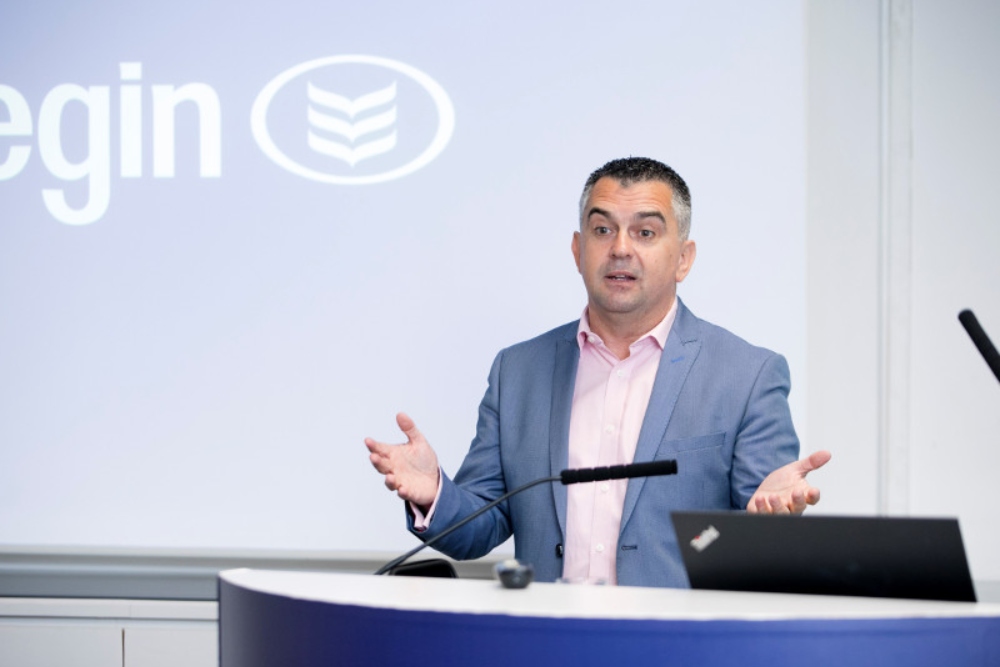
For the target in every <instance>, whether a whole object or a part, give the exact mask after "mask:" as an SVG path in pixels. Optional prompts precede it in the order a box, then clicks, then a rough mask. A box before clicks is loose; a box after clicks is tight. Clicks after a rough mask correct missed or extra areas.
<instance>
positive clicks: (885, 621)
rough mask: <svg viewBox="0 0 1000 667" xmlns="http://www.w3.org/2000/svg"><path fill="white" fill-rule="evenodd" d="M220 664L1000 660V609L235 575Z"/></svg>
mask: <svg viewBox="0 0 1000 667" xmlns="http://www.w3.org/2000/svg"><path fill="white" fill-rule="evenodd" d="M219 650H220V665H221V667H279V666H280V667H307V666H308V667H314V666H318V665H324V666H326V665H358V666H365V667H374V666H379V665H406V666H421V665H435V666H440V665H463V666H464V665H468V666H470V667H492V666H496V667H527V666H528V665H571V666H573V667H580V666H589V665H601V666H602V667H611V666H617V665H630V666H632V665H684V666H689V665H698V666H705V667H707V666H714V665H732V666H734V667H735V666H739V667H756V666H758V665H760V666H766V667H777V666H780V665H795V667H802V665H809V667H817V666H823V665H831V666H832V665H837V666H838V667H840V666H842V665H850V666H851V667H862V666H866V665H872V666H874V665H878V666H879V667H883V666H885V665H907V666H913V665H928V666H934V667H938V666H940V665H963V666H966V665H977V666H978V665H982V666H984V667H985V666H987V665H993V666H995V665H1000V604H986V603H963V602H933V601H921V600H887V599H876V598H852V597H835V596H808V595H787V594H768V593H734V592H724V591H692V590H675V589H653V588H636V587H624V586H622V587H611V586H607V587H606V586H587V585H567V584H543V583H534V584H532V585H531V586H529V587H528V588H527V589H524V590H507V589H504V588H502V587H501V586H500V585H499V583H497V582H494V581H484V580H461V579H428V578H418V577H376V576H372V575H358V574H331V573H322V574H319V573H316V574H314V573H306V572H277V571H265V570H247V569H241V570H229V571H226V572H222V573H221V574H220V575H219Z"/></svg>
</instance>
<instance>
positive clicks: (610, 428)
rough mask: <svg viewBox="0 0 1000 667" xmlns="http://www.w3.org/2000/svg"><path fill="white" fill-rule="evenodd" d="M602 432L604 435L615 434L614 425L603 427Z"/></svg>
mask: <svg viewBox="0 0 1000 667" xmlns="http://www.w3.org/2000/svg"><path fill="white" fill-rule="evenodd" d="M604 432H605V433H614V432H615V427H614V425H612V424H608V425H607V426H605V427H604Z"/></svg>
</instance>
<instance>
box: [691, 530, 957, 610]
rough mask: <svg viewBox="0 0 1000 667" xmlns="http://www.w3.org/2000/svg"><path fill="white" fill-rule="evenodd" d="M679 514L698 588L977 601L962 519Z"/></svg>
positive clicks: (692, 578)
mask: <svg viewBox="0 0 1000 667" xmlns="http://www.w3.org/2000/svg"><path fill="white" fill-rule="evenodd" d="M671 517H672V518H673V522H674V532H675V533H676V534H677V543H678V544H679V545H680V550H681V555H682V557H683V558H684V567H685V568H687V573H688V579H689V580H690V581H691V587H692V588H698V589H715V590H726V591H756V592H765V593H808V594H812V595H855V596H864V597H880V598H912V599H921V600H953V601H958V602H975V601H976V593H975V589H974V588H973V585H972V577H971V576H970V574H969V564H968V561H967V560H966V557H965V547H964V545H963V543H962V534H961V532H960V531H959V528H958V520H957V519H949V518H945V519H920V518H887V517H843V516H810V515H805V516H768V515H760V514H748V513H746V512H672V513H671Z"/></svg>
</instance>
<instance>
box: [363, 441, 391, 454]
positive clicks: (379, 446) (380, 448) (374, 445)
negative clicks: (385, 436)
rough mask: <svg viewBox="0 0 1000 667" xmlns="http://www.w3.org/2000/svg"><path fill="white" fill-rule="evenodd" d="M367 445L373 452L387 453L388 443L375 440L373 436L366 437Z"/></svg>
mask: <svg viewBox="0 0 1000 667" xmlns="http://www.w3.org/2000/svg"><path fill="white" fill-rule="evenodd" d="M365 447H367V448H368V451H369V452H371V453H372V454H385V451H386V449H385V448H386V445H385V444H384V443H381V442H378V441H377V440H373V439H372V438H365Z"/></svg>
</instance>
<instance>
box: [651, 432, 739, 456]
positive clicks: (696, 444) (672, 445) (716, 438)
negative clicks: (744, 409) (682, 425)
mask: <svg viewBox="0 0 1000 667" xmlns="http://www.w3.org/2000/svg"><path fill="white" fill-rule="evenodd" d="M725 442H726V432H725V431H721V432H719V433H711V434H709V435H697V436H695V437H693V438H682V439H680V440H667V441H665V442H664V443H663V444H662V445H660V451H659V452H657V457H656V458H658V459H659V458H670V455H671V453H672V452H693V451H695V450H700V449H712V448H713V447H722V445H723V444H725Z"/></svg>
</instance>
